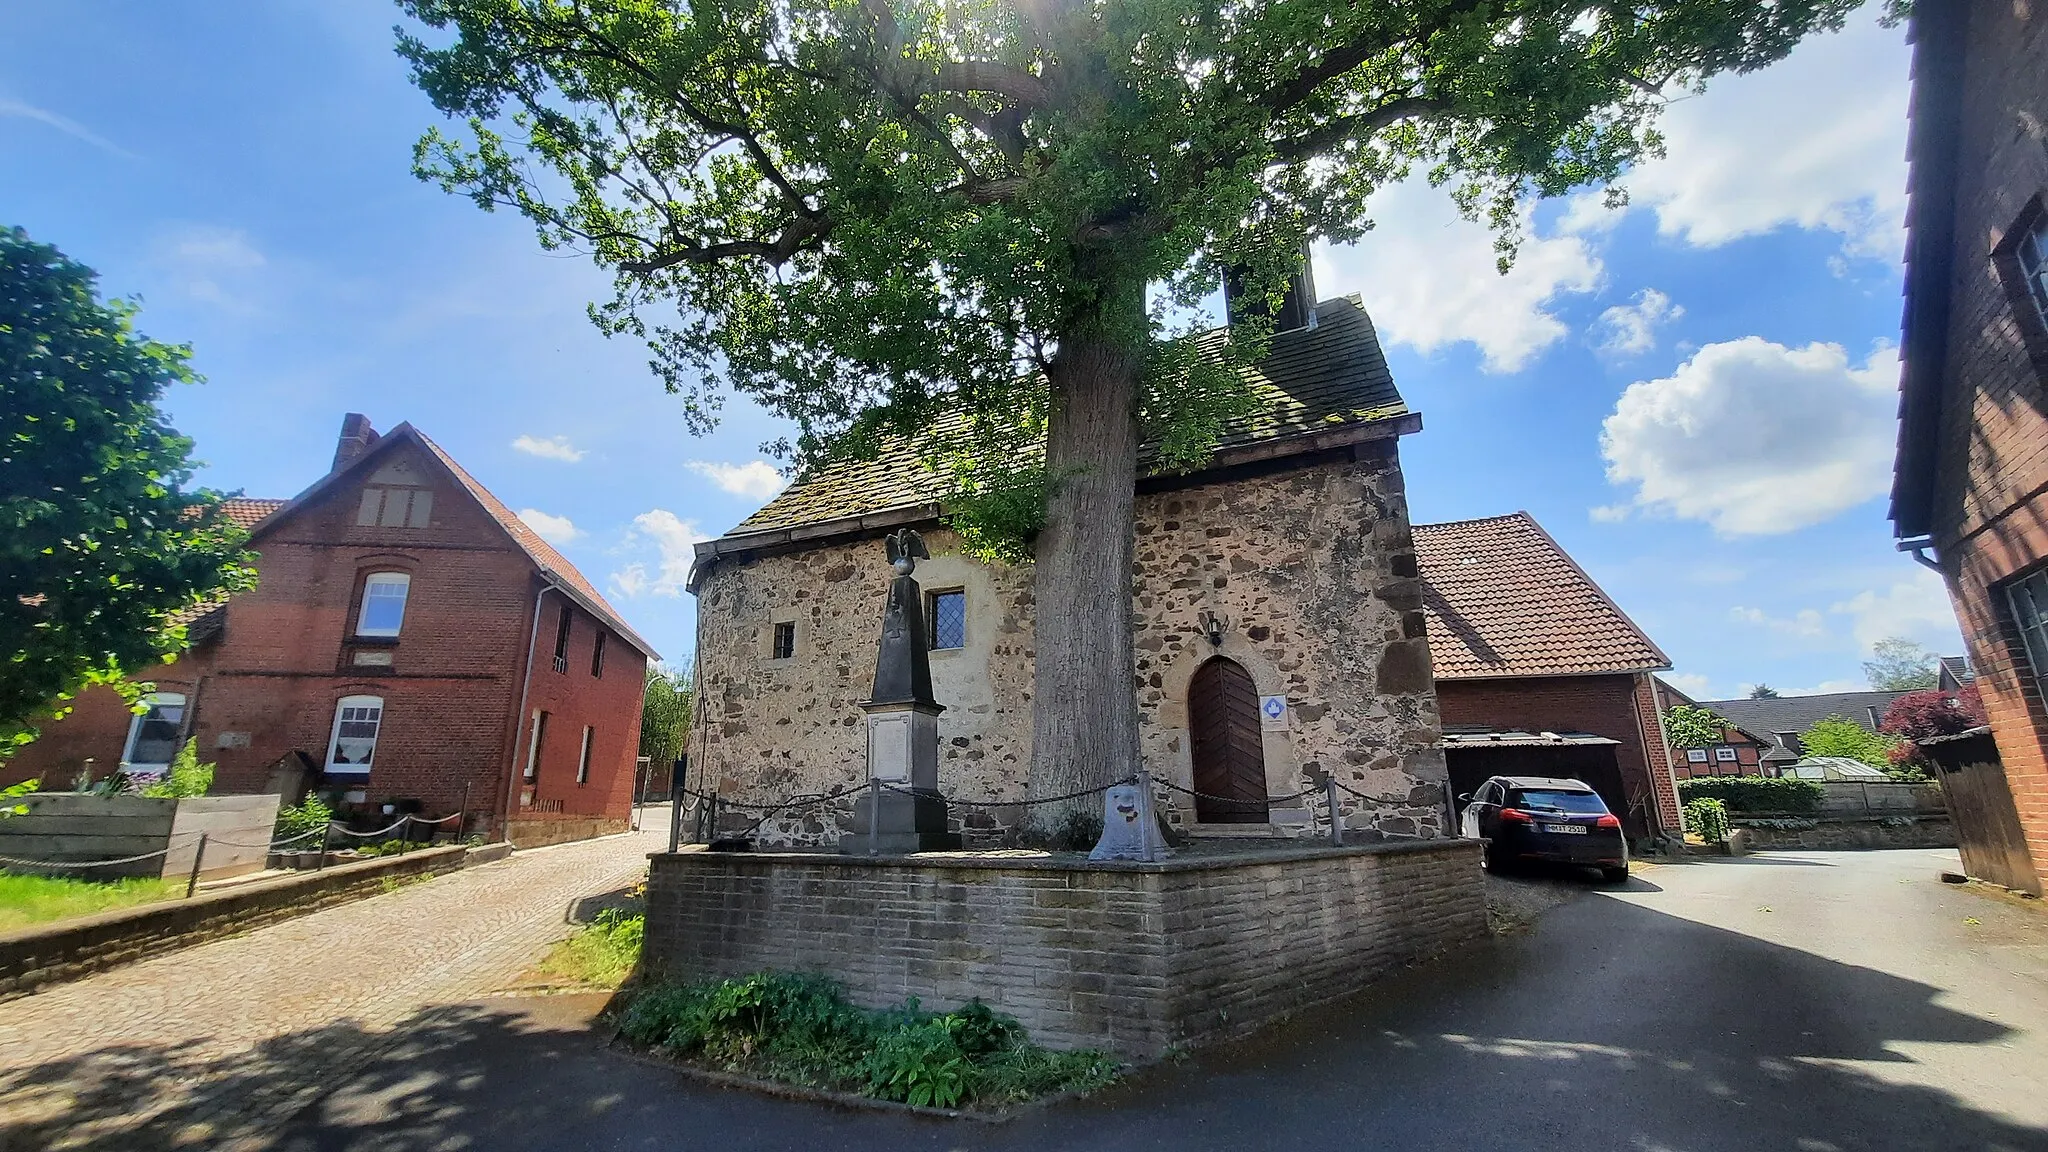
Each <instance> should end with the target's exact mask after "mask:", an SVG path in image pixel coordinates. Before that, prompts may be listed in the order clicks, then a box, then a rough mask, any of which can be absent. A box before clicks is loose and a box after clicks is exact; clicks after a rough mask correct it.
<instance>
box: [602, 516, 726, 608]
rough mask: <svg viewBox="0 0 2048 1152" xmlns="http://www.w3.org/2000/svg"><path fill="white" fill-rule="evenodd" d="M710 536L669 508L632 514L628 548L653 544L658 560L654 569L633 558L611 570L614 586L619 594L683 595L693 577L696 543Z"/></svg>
mask: <svg viewBox="0 0 2048 1152" xmlns="http://www.w3.org/2000/svg"><path fill="white" fill-rule="evenodd" d="M709 539H710V537H709V536H706V535H705V534H704V533H702V532H699V531H698V530H697V522H696V521H694V520H684V519H682V518H680V517H678V516H677V515H676V514H675V513H673V512H671V511H669V510H668V509H666V508H656V509H654V510H653V511H650V512H642V513H641V514H640V515H638V516H635V517H633V527H632V528H631V529H629V530H628V531H627V533H626V540H625V546H626V547H628V548H634V547H638V548H647V547H652V548H653V549H654V551H655V554H656V556H657V559H656V560H655V562H654V565H653V567H652V569H650V568H649V566H648V565H647V563H646V562H644V561H637V560H636V561H634V562H633V563H631V564H628V565H626V566H625V567H624V568H621V569H619V570H618V571H616V572H614V573H612V588H613V589H614V590H616V591H617V592H618V593H619V594H620V595H623V596H627V597H634V596H638V595H640V594H641V593H643V592H645V593H651V594H653V595H655V596H680V595H682V593H683V586H684V585H685V584H686V583H688V581H689V579H690V564H691V563H692V562H693V561H694V560H695V559H696V555H697V553H696V548H695V545H696V544H697V543H699V542H700V541H704V540H709Z"/></svg>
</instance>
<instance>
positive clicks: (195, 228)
mask: <svg viewBox="0 0 2048 1152" xmlns="http://www.w3.org/2000/svg"><path fill="white" fill-rule="evenodd" d="M155 254H156V259H157V262H158V263H160V264H162V265H164V266H165V268H166V269H167V270H168V272H169V275H170V279H171V286H172V287H173V288H174V289H175V290H176V291H178V292H179V293H181V294H183V295H185V296H188V297H190V298H192V299H194V300H199V301H203V302H205V303H208V304H213V305H217V306H219V307H221V308H224V309H226V310H227V311H230V312H236V313H242V314H248V313H254V312H258V311H261V310H262V308H261V304H260V302H261V301H262V300H263V299H264V293H263V291H262V289H261V287H260V285H259V284H258V280H259V277H260V276H261V274H262V272H263V270H264V268H265V267H267V266H268V265H269V263H270V261H269V260H268V259H267V258H266V257H265V256H264V255H263V253H262V251H260V250H259V249H258V248H257V247H256V245H255V243H254V242H253V241H252V240H250V239H249V234H248V233H247V232H244V231H242V230H241V229H239V228H225V227H221V226H218V225H212V224H197V225H186V226H183V227H179V228H175V229H173V230H171V231H170V232H167V233H165V234H164V235H162V236H160V237H159V238H158V239H157V242H156V245H155Z"/></svg>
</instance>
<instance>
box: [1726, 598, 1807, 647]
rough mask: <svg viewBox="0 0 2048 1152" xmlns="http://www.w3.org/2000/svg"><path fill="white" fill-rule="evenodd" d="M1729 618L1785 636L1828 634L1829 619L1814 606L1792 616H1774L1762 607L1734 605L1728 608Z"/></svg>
mask: <svg viewBox="0 0 2048 1152" xmlns="http://www.w3.org/2000/svg"><path fill="white" fill-rule="evenodd" d="M1728 619H1730V620H1732V621H1734V622H1735V623H1737V624H1749V625H1753V626H1755V627H1758V628H1766V629H1769V630H1770V631H1772V632H1776V633H1779V634H1781V635H1785V636H1798V637H1802V638H1809V639H1810V638H1815V637H1820V636H1825V635H1827V631H1828V626H1827V621H1826V620H1824V619H1822V618H1821V614H1820V613H1819V612H1817V611H1815V610H1814V609H1812V608H1804V609H1801V610H1800V611H1798V612H1795V613H1793V614H1792V615H1790V616H1772V615H1771V614H1769V613H1768V612H1765V611H1764V610H1763V609H1761V608H1743V607H1740V606H1738V607H1734V608H1730V609H1729V610H1728Z"/></svg>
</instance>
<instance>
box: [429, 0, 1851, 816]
mask: <svg viewBox="0 0 2048 1152" xmlns="http://www.w3.org/2000/svg"><path fill="white" fill-rule="evenodd" d="M1859 3H1860V0H1776V2H1774V3H1764V2H1754V3H1742V2H1731V0H1663V2H1661V3H1659V4H1656V5H1653V6H1643V5H1633V4H1630V5H1612V4H1608V5H1588V4H1583V3H1572V4H1565V3H1557V2H1556V0H1490V2H1485V3H1481V2H1477V0H1370V2H1365V3H1361V2H1358V0H1286V2H1284V3H1283V2H1281V0H1247V2H1246V3H1243V4H1238V5H1231V6H1219V5H1215V4H1212V3H1205V2H1194V0H1100V2H1097V3H1080V2H1079V0H1044V2H1032V3H1015V2H1011V0H965V2H960V3H946V4H940V3H937V2H936V0H719V2H712V0H692V2H685V3H676V2H673V0H400V6H401V7H402V8H403V9H404V10H405V11H406V12H407V13H408V14H409V15H410V16H412V17H413V18H414V19H415V20H416V21H418V23H419V25H424V28H420V27H417V26H416V27H415V28H414V30H413V31H410V32H405V33H402V34H401V38H400V43H399V51H400V53H401V55H403V56H404V57H405V58H406V59H407V60H408V61H410V62H411V65H412V68H413V77H414V80H415V82H416V83H417V84H418V85H419V87H420V88H421V89H422V90H424V91H425V92H426V93H427V94H428V95H429V96H430V97H431V98H432V100H433V102H434V104H435V106H436V107H437V108H438V109H440V110H441V111H442V112H443V113H445V114H447V115H448V116H450V117H452V118H456V119H458V120H460V121H461V122H462V124H463V127H462V128H461V129H459V130H457V131H455V132H452V133H444V132H442V131H439V130H435V131H432V132H429V133H428V134H427V136H426V137H425V138H424V139H423V140H422V141H421V143H420V146H419V150H418V153H417V159H416V165H415V167H416V170H417V171H418V172H419V174H420V175H421V176H422V177H423V178H426V179H429V180H432V181H436V182H438V183H439V184H441V185H442V186H443V187H444V188H446V189H447V190H449V191H451V192H455V193H459V194H461V195H465V196H468V197H470V198H472V199H473V200H474V201H475V202H476V203H477V204H478V205H479V206H481V207H484V208H486V209H490V208H497V207H508V208H512V209H515V210H517V211H519V212H521V213H523V214H524V215H525V216H527V217H528V218H529V219H531V220H532V221H533V223H534V225H535V226H536V228H537V229H538V232H539V236H540V242H541V244H542V245H543V246H544V247H547V248H549V249H560V248H565V247H573V248H580V249H582V250H585V251H587V252H589V253H590V254H591V256H592V257H593V258H594V259H595V260H596V261H597V263H598V264H599V265H600V266H602V267H604V268H606V269H609V270H611V271H612V272H613V273H615V275H616V292H615V294H614V297H613V299H612V300H611V301H610V302H608V303H605V304H602V305H598V306H596V307H594V308H593V310H592V315H593V317H594V318H595V319H596V321H597V323H598V324H599V326H600V327H601V328H603V329H604V330H605V331H606V332H608V333H616V334H628V335H631V336H634V337H639V338H643V339H645V340H646V341H647V343H648V345H649V347H650V348H651V349H652V351H653V363H654V365H655V368H656V369H657V371H658V372H659V373H660V374H661V375H662V377H663V378H664V380H665V381H666V383H667V385H668V387H669V388H670V389H671V390H673V391H676V392H678V393H680V394H682V395H683V397H684V398H685V403H686V411H687V412H688V413H689V415H690V416H691V417H692V419H693V420H695V421H697V422H698V423H699V424H702V423H705V422H708V421H709V420H711V419H712V418H713V417H714V416H715V414H716V412H717V408H718V403H719V397H720V396H722V395H723V394H724V392H725V390H727V389H731V390H736V391H738V392H741V393H743V394H746V395H749V396H752V397H754V398H755V399H757V400H759V401H760V402H762V403H763V404H765V405H766V406H767V407H768V408H769V409H771V410H772V411H775V412H776V413H778V414H780V415H782V416H784V417H787V418H789V419H790V420H792V421H794V422H795V424H796V426H797V428H798V437H797V439H796V441H795V442H794V443H793V444H790V445H786V446H785V447H786V448H788V450H789V451H790V452H791V453H792V454H793V455H794V458H795V463H796V464H797V465H798V466H799V468H803V467H808V466H810V465H812V464H815V463H817V462H819V461H822V460H827V459H831V458H834V457H838V456H844V455H849V454H859V453H864V452H870V451H872V450H874V449H875V448H876V447H877V446H878V445H879V444H880V443H882V442H883V440H884V439H886V438H888V437H891V436H904V437H909V436H913V435H914V436H916V437H918V439H919V442H920V443H921V444H922V445H923V447H924V449H925V451H926V453H927V455H928V456H930V457H931V458H932V459H933V460H934V461H935V462H936V463H937V464H938V465H940V466H941V468H942V474H945V475H949V476H951V477H952V480H953V483H954V484H955V485H956V487H957V492H956V494H955V498H954V499H953V500H952V501H950V502H949V509H950V513H951V514H952V515H953V516H954V517H955V519H956V522H957V523H960V524H961V526H962V528H963V530H964V531H965V532H966V534H967V537H968V539H969V540H970V541H971V542H973V543H975V544H977V545H978V546H979V547H981V548H982V549H984V550H990V551H999V550H1001V546H1002V541H1004V540H1010V541H1014V543H1015V551H1016V553H1017V554H1021V552H1022V550H1023V549H1024V548H1026V547H1028V548H1029V550H1030V554H1031V555H1032V557H1033V559H1034V562H1035V570H1034V579H1035V581H1036V584H1037V602H1038V605H1039V611H1038V613H1037V633H1036V637H1035V639H1036V660H1035V663H1034V673H1033V675H1034V686H1033V701H1034V717H1033V735H1032V748H1033V758H1034V763H1033V765H1032V772H1031V787H1032V789H1033V790H1034V791H1036V792H1038V793H1039V794H1048V793H1052V792H1060V791H1064V790H1065V789H1066V788H1068V787H1070V786H1073V785H1076V784H1080V785H1083V786H1085V785H1088V784H1101V783H1105V782H1107V781H1109V780H1112V779H1115V778H1117V777H1119V776H1122V775H1125V774H1127V773H1128V772H1129V771H1131V770H1133V769H1134V768H1135V767H1136V749H1137V747H1138V741H1137V710H1136V703H1135V699H1134V694H1133V693H1132V691H1131V684H1132V682H1133V680H1134V678H1135V677H1134V673H1133V671H1132V656H1131V647H1130V643H1129V627H1130V605H1129V597H1128V594H1127V587H1126V586H1127V584H1128V580H1129V574H1130V571H1131V550H1132V545H1131V525H1132V503H1133V496H1132V476H1133V473H1134V471H1135V469H1136V467H1137V462H1138V444H1139V441H1140V435H1139V433H1140V431H1141V429H1142V430H1143V431H1144V432H1146V433H1149V434H1150V435H1151V436H1152V438H1153V439H1154V440H1155V441H1156V442H1157V443H1159V444H1161V445H1162V446H1164V455H1165V457H1166V459H1165V461H1164V463H1165V464H1166V465H1167V466H1169V467H1179V466H1187V465H1191V464H1194V463H1196V462H1198V461H1200V460H1202V459H1204V458H1205V457H1206V454H1207V453H1208V452H1209V451H1210V449H1211V447H1212V445H1213V443H1214V440H1215V436H1216V433H1217V431H1218V429H1219V428H1220V427H1221V425H1222V422H1223V420H1224V419H1225V418H1226V417H1227V416H1228V415H1229V414H1230V413H1231V412H1233V411H1239V410H1242V408H1243V407H1244V405H1245V404H1246V403H1247V397H1246V396H1245V394H1244V388H1243V384H1242V381H1241V379H1240V377H1239V376H1238V374H1237V373H1236V371H1235V370H1234V368H1235V365H1236V364H1238V363H1241V362H1243V361H1246V360H1250V359H1255V358H1257V357H1258V356H1259V355H1260V353H1261V351H1262V349H1263V348H1264V346H1265V343H1264V342H1265V338H1266V336H1267V335H1269V333H1270V328H1271V324H1270V321H1265V322H1259V321H1251V322H1247V323H1245V324H1243V325H1240V326H1239V327H1238V328H1237V329H1236V330H1235V331H1233V332H1232V333H1231V334H1230V339H1229V340H1228V341H1214V340H1212V341H1208V342H1207V343H1205V344H1204V345H1203V348H1202V351H1201V354H1197V350H1196V348H1195V344H1194V339H1195V331H1196V329H1197V328H1198V327H1200V324H1199V322H1198V321H1197V320H1196V318H1195V315H1196V314H1195V310H1194V309H1195V306H1196V304H1197V303H1198V302H1199V301H1200V300H1201V299H1202V298H1203V297H1205V296H1207V295H1208V294H1209V293H1210V292H1212V291H1213V289H1214V288H1215V286H1216V285H1217V284H1218V282H1219V280H1220V278H1221V276H1222V274H1223V271H1224V269H1225V268H1227V267H1235V268H1238V269H1240V270H1241V274H1242V277H1243V279H1242V283H1243V284H1244V286H1245V288H1246V290H1247V291H1248V293H1250V294H1251V295H1253V296H1258V295H1261V294H1263V295H1265V296H1266V297H1267V299H1269V300H1273V301H1277V300H1278V298H1279V295H1280V290H1281V288H1282V285H1283V283H1284V281H1285V279H1286V277H1287V275H1288V274H1289V273H1290V272H1291V271H1293V269H1294V268H1295V267H1296V266H1298V263H1299V260H1300V255H1299V253H1300V251H1301V245H1302V243H1303V242H1304V241H1305V240H1306V239H1308V238H1310V237H1318V238H1323V239H1326V240H1336V241H1346V240H1352V239H1356V238H1357V237H1358V236H1359V235H1360V234H1361V233H1362V232H1364V231H1365V230H1366V229H1367V228H1368V227H1370V220H1369V215H1368V212H1367V206H1368V202H1369V200H1370V198H1371V196H1372V194H1373V192H1374V191H1375V190H1376V189H1378V188H1380V187H1382V186H1384V185H1385V184H1387V183H1389V182H1390V181H1394V180H1398V179H1400V178H1402V177H1404V176H1406V175H1407V174H1409V173H1411V172H1417V171H1420V172H1426V173H1427V174H1428V176H1429V178H1430V179H1431V180H1432V181H1434V182H1435V183H1437V184H1439V185H1442V186H1446V187H1447V188H1448V189H1449V192H1450V194H1451V195H1452V196H1453V197H1455V198H1456V200H1457V202H1458V203H1459V204H1460V205H1461V206H1462V207H1463V208H1464V210H1465V211H1466V212H1467V213H1468V214H1470V215H1472V216H1474V217H1477V218H1484V219H1485V220H1487V221H1489V222H1490V223H1491V224H1492V225H1493V226H1494V227H1495V228H1496V229H1497V230H1498V234H1499V238H1500V239H1499V247H1500V259H1501V262H1502V264H1503V265H1505V263H1506V262H1507V261H1508V260H1509V259H1510V258H1511V257H1512V255H1513V253H1514V249H1515V243H1516V239H1517V236H1518V228H1519V221H1520V220H1521V213H1520V211H1519V206H1520V205H1521V204H1522V203H1524V202H1526V201H1527V200H1528V199H1529V198H1532V197H1536V196H1555V195H1559V194H1562V193H1565V192H1567V191H1570V190H1572V189H1576V188H1580V187H1583V186H1586V185H1599V184H1602V183H1605V182H1607V181H1609V180H1612V179H1613V178H1614V177H1616V176H1617V175H1619V174H1620V173H1621V172H1622V170H1623V169H1624V168H1625V167H1626V166H1627V165H1628V164H1629V163H1630V162H1632V161H1634V160H1636V159H1638V158H1639V157H1642V156H1645V155H1648V154H1651V153H1653V152H1654V151H1655V150H1656V149H1657V148H1658V145H1659V141H1658V137H1657V134H1656V132H1655V130H1654V127H1653V124H1654V121H1655V118H1656V116H1657V114H1658V112H1659V111H1660V109H1661V108H1662V107H1663V105H1664V103H1665V100H1666V94H1667V93H1676V92H1682V91H1685V90H1688V89H1690V88H1692V87H1694V86H1696V85H1698V84H1700V83H1702V82H1704V80H1705V79H1706V78H1707V77H1709V76H1712V75H1715V74H1717V73H1722V72H1729V71H1748V70H1751V69H1755V68H1759V67H1762V66H1764V65H1766V64H1769V63H1771V62H1772V61H1775V60H1777V59H1780V58H1781V57H1783V56H1784V55H1785V54H1786V53H1787V52H1789V51H1790V50H1791V48H1792V46H1793V45H1794V44H1795V43H1797V42H1798V40H1799V39H1800V38H1801V37H1803V36H1805V35H1807V34H1808V33H1810V32H1813V31H1815V30H1818V29H1829V28H1837V27H1839V26H1840V25H1841V23H1842V21H1843V19H1844V17H1845V16H1846V15H1847V14H1848V13H1849V12H1851V11H1853V10H1854V9H1855V8H1856V7H1858V5H1859ZM430 40H431V41H432V42H433V43H431V44H430V43H429V41H430ZM1486 271H1487V270H1485V269H1480V268H1474V269H1472V270H1471V273H1472V274H1473V275H1475V276H1476V275H1483V274H1485V272H1486ZM1148 295H1149V298H1150V299H1151V300H1152V301H1153V302H1154V303H1153V304H1152V306H1150V307H1148V305H1147V300H1148ZM1041 445H1042V447H1041ZM1034 503H1035V504H1036V506H1035V507H1033V506H1032V505H1033V504H1034Z"/></svg>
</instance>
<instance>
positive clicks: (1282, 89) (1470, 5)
mask: <svg viewBox="0 0 2048 1152" xmlns="http://www.w3.org/2000/svg"><path fill="white" fill-rule="evenodd" d="M1483 3H1485V0H1452V2H1451V3H1449V4H1446V5H1445V6H1444V7H1443V9H1442V10H1441V11H1439V12H1437V13H1436V15H1435V16H1434V17H1432V18H1431V19H1430V21H1429V22H1428V23H1426V24H1419V25H1417V26H1416V27H1415V28H1413V29H1410V30H1408V31H1406V32H1403V33H1399V34H1395V33H1390V32H1388V31H1386V30H1384V29H1377V28H1376V29H1374V30H1373V31H1372V33H1370V34H1368V35H1363V36H1360V37H1358V38H1357V39H1355V40H1352V41H1351V42H1350V43H1347V44H1340V45H1338V46H1337V47H1335V48H1332V49H1330V50H1329V51H1328V52H1326V53H1324V54H1323V58H1322V59H1321V60H1318V61H1316V62H1315V63H1314V64H1311V65H1309V66H1308V67H1306V68H1303V69H1302V70H1301V71H1299V72H1297V73H1295V74H1294V78H1293V79H1291V80H1289V81H1287V82H1286V83H1285V84H1281V85H1279V86H1278V87H1275V88H1270V89H1268V90H1267V91H1265V92H1264V93H1262V94H1260V95H1259V96H1258V97H1257V102H1258V103H1259V104H1261V105H1263V106H1264V107H1265V108H1266V109H1267V110H1268V111H1271V112H1275V113H1278V112H1285V111H1287V110H1288V109H1289V108H1292V107H1294V106H1295V105H1297V104H1300V103H1301V102H1302V101H1304V100H1307V99H1308V98H1309V97H1310V96H1312V95H1314V94H1315V90H1316V89H1317V88H1320V87H1322V85H1323V83H1324V82H1325V81H1328V80H1334V79H1336V78H1337V77H1339V76H1342V75H1343V74H1345V73H1346V72H1349V71H1351V70H1352V69H1353V68H1356V67H1358V66H1359V65H1360V64H1363V63H1365V62H1366V61H1368V60H1370V59H1372V58H1373V57H1375V56H1377V55H1379V54H1380V53H1382V52H1384V51H1386V50H1387V49H1389V48H1392V47H1394V46H1395V45H1396V44H1400V43H1401V42H1403V41H1414V42H1421V41H1423V40H1427V39H1429V38H1430V37H1431V36H1434V35H1436V34H1437V33H1438V32H1439V31H1441V30H1442V29H1443V28H1444V27H1445V26H1446V25H1448V24H1449V23H1451V21H1453V20H1455V19H1456V18H1458V17H1460V16H1463V15H1466V14H1467V13H1470V12H1472V11H1474V10H1475V9H1477V8H1479V7H1480V6H1481V5H1482V4H1483Z"/></svg>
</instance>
